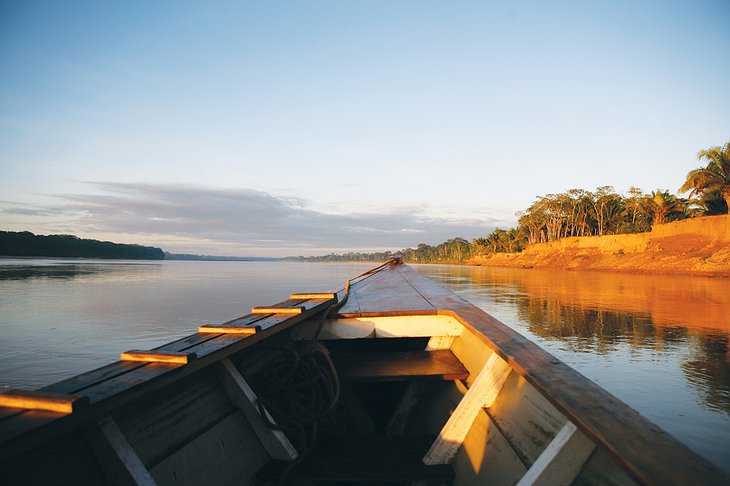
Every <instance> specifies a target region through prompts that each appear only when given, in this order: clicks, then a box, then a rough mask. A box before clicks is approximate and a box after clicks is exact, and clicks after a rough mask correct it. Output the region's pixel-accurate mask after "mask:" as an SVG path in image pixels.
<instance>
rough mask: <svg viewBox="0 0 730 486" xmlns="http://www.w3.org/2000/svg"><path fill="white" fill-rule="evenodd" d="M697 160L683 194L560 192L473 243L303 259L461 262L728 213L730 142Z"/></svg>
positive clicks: (462, 241)
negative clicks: (511, 224)
mask: <svg viewBox="0 0 730 486" xmlns="http://www.w3.org/2000/svg"><path fill="white" fill-rule="evenodd" d="M697 159H698V160H699V161H701V162H705V163H706V164H705V166H704V167H700V168H698V169H695V170H692V171H690V172H689V173H688V174H687V177H686V180H685V182H684V184H682V186H681V187H680V188H679V193H680V194H683V193H689V194H688V197H687V198H684V197H681V196H679V195H677V194H672V193H671V192H670V191H668V190H663V189H657V190H655V191H652V192H649V193H645V192H644V191H642V190H641V189H639V188H637V187H630V188H629V190H628V191H627V192H626V193H625V194H619V193H617V192H616V190H615V189H614V188H613V187H612V186H601V187H598V188H597V189H596V190H595V191H588V190H585V189H569V190H567V191H566V192H563V193H560V194H547V195H545V196H538V197H537V199H536V200H535V202H534V203H532V205H531V206H530V207H529V208H527V209H526V210H524V211H520V212H518V213H517V217H518V225H517V226H516V227H514V228H509V229H500V228H497V229H495V230H494V231H492V232H491V233H490V234H488V235H487V236H486V237H480V238H475V239H474V240H472V241H471V242H469V241H467V240H465V239H464V238H452V239H450V240H448V241H445V242H443V243H441V244H439V245H436V246H430V245H427V244H425V243H421V244H420V245H418V247H416V248H406V249H403V250H401V251H400V252H376V253H347V254H344V255H338V254H334V253H333V254H330V255H325V256H321V257H309V258H304V257H299V259H302V260H307V261H384V260H387V259H388V258H390V256H392V255H393V254H395V253H400V254H402V255H403V258H404V260H405V261H407V262H411V263H438V262H442V263H459V262H464V261H467V260H469V259H470V258H471V257H473V256H475V255H484V254H489V253H498V252H520V251H522V250H523V249H524V248H525V247H526V246H527V245H530V244H534V243H544V242H550V241H556V240H559V239H561V238H566V237H570V236H596V235H598V236H600V235H615V234H625V233H640V232H646V231H650V230H651V228H652V226H654V225H656V224H663V223H669V222H672V221H677V220H680V219H686V218H694V217H697V216H709V215H714V214H726V213H728V206H730V142H728V143H726V144H725V145H724V146H722V147H719V146H718V147H711V148H709V149H707V150H701V151H700V152H699V153H698V154H697Z"/></svg>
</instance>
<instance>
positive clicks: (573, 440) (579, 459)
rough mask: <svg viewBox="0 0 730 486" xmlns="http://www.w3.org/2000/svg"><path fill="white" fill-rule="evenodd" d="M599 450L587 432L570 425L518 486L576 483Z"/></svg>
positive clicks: (564, 427) (540, 456)
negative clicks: (589, 459)
mask: <svg viewBox="0 0 730 486" xmlns="http://www.w3.org/2000/svg"><path fill="white" fill-rule="evenodd" d="M595 448H596V445H595V444H594V443H593V442H592V441H591V440H590V439H589V438H588V437H586V435H585V434H584V433H583V432H581V431H580V430H578V428H577V427H576V426H575V425H573V423H572V422H567V423H566V424H565V425H564V426H563V428H562V429H560V431H559V432H558V433H557V434H556V435H555V438H554V439H553V440H552V441H551V442H550V444H548V446H547V447H546V448H545V450H544V451H542V454H540V455H539V456H538V458H537V460H535V462H534V464H533V465H532V467H530V469H528V470H527V472H526V473H525V475H524V476H522V479H520V481H519V482H518V483H517V486H538V485H552V484H566V485H567V484H572V483H573V481H574V480H575V478H576V477H578V474H579V473H580V471H581V469H582V468H583V466H584V465H585V463H586V462H587V461H588V458H590V457H591V454H592V453H593V451H594V450H595Z"/></svg>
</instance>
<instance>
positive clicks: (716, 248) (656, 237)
mask: <svg viewBox="0 0 730 486" xmlns="http://www.w3.org/2000/svg"><path fill="white" fill-rule="evenodd" d="M465 263H466V264H467V265H483V266H492V267H510V268H560V269H565V270H601V271H613V272H631V273H663V274H683V275H702V276H713V277H730V216H729V215H721V216H706V217H701V218H692V219H685V220H682V221H675V222H672V223H667V224H662V225H656V226H655V227H654V228H652V231H651V232H649V233H634V234H624V235H606V236H584V237H572V238H564V239H561V240H558V241H553V242H550V243H539V244H536V245H531V246H529V247H527V248H526V249H525V250H524V251H523V252H522V253H495V254H491V255H481V256H477V257H474V258H472V259H470V260H468V261H467V262H465Z"/></svg>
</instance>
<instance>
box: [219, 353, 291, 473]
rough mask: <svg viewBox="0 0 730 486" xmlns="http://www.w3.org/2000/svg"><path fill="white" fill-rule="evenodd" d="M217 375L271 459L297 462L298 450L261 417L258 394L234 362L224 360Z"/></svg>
mask: <svg viewBox="0 0 730 486" xmlns="http://www.w3.org/2000/svg"><path fill="white" fill-rule="evenodd" d="M216 374H217V376H218V379H219V380H220V382H221V385H222V386H223V389H224V390H225V392H226V394H227V395H228V398H229V399H230V400H231V402H233V404H234V405H236V406H237V407H238V408H240V409H241V411H242V412H243V414H244V415H245V416H246V419H247V420H248V421H249V423H250V424H251V427H252V428H253V430H254V432H255V433H256V436H257V437H258V439H259V441H261V444H262V445H263V446H264V449H266V452H268V454H269V455H270V456H271V458H272V459H277V460H282V461H294V460H296V459H297V457H298V456H299V455H298V454H297V450H296V449H295V448H294V446H293V445H292V443H291V442H290V441H289V439H288V438H287V437H286V435H285V434H284V432H282V431H281V430H275V429H272V428H271V427H269V425H268V424H267V423H266V421H265V420H264V419H263V417H261V415H260V413H259V408H258V406H257V405H256V400H257V397H256V393H255V392H254V391H253V389H252V388H251V386H250V385H249V384H248V383H247V382H246V380H245V379H244V377H243V375H241V372H240V371H238V368H236V366H235V365H234V364H233V362H232V361H231V360H230V359H228V358H224V359H222V360H221V361H220V363H219V364H218V365H217V366H216ZM264 413H266V418H267V420H269V422H271V423H276V422H274V419H273V418H272V417H271V415H269V413H268V412H266V411H264Z"/></svg>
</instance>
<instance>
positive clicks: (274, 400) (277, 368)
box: [253, 258, 400, 485]
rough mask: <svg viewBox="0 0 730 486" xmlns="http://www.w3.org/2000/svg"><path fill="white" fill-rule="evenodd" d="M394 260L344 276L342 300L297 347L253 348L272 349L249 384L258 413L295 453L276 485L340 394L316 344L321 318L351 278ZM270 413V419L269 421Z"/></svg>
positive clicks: (311, 443)
mask: <svg viewBox="0 0 730 486" xmlns="http://www.w3.org/2000/svg"><path fill="white" fill-rule="evenodd" d="M399 262H400V259H399V258H390V259H388V260H387V261H386V262H384V263H382V264H381V265H378V266H377V267H374V268H371V269H369V270H367V271H366V272H363V273H361V274H360V275H357V276H356V277H353V278H351V279H349V280H348V281H347V282H346V283H345V289H344V296H343V298H342V300H340V301H339V302H337V303H335V304H333V305H331V306H330V307H328V308H327V310H325V311H324V312H323V313H322V315H321V318H320V323H319V325H318V326H317V330H316V331H315V333H314V336H313V338H312V340H310V341H306V342H304V343H303V344H301V345H300V346H298V347H297V348H296V349H294V348H287V347H279V346H262V347H260V348H256V351H268V352H270V353H271V354H270V356H271V357H270V363H269V365H268V366H267V367H266V368H265V369H263V370H262V371H261V372H259V373H258V375H257V376H256V379H255V381H254V383H253V384H254V389H255V390H256V393H257V395H258V401H257V405H258V408H259V412H260V414H261V416H262V417H263V418H264V420H265V421H266V422H267V424H268V425H269V427H271V428H274V429H279V430H281V431H283V432H284V433H285V434H286V436H287V437H288V438H289V440H290V441H292V444H293V445H294V447H295V448H296V449H297V452H298V454H299V456H298V458H297V459H296V460H295V461H293V462H291V463H290V464H289V465H288V466H287V467H286V468H285V469H284V470H283V471H282V474H281V476H280V477H279V484H280V485H283V484H285V483H286V479H287V477H288V475H289V473H290V472H291V471H292V470H293V469H294V468H295V467H296V466H297V465H298V464H300V463H301V462H302V461H303V460H304V458H305V457H306V456H307V454H309V453H310V452H311V451H313V450H314V448H315V446H316V444H317V436H318V432H319V425H320V422H321V421H323V420H324V419H326V418H327V417H328V416H329V415H330V412H332V411H333V410H334V408H335V407H336V406H337V402H338V401H339V398H340V380H339V377H338V376H337V370H336V369H335V366H334V364H333V363H332V359H331V358H330V354H329V351H328V350H327V348H326V347H325V346H324V345H323V344H322V343H320V342H319V335H320V333H321V331H322V328H323V327H324V324H325V322H326V321H327V319H328V318H329V317H330V316H331V315H333V313H334V312H336V311H337V310H339V309H341V308H342V307H343V306H344V305H345V304H346V303H347V299H348V298H349V296H350V287H351V285H352V283H353V282H354V281H356V280H358V279H361V278H364V277H366V276H368V275H372V274H373V273H375V272H378V271H379V270H381V269H383V268H384V267H386V266H388V265H391V264H394V263H399ZM266 412H268V414H267V413H266ZM269 415H270V416H271V417H272V418H273V421H271V420H269V418H268V417H269Z"/></svg>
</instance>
